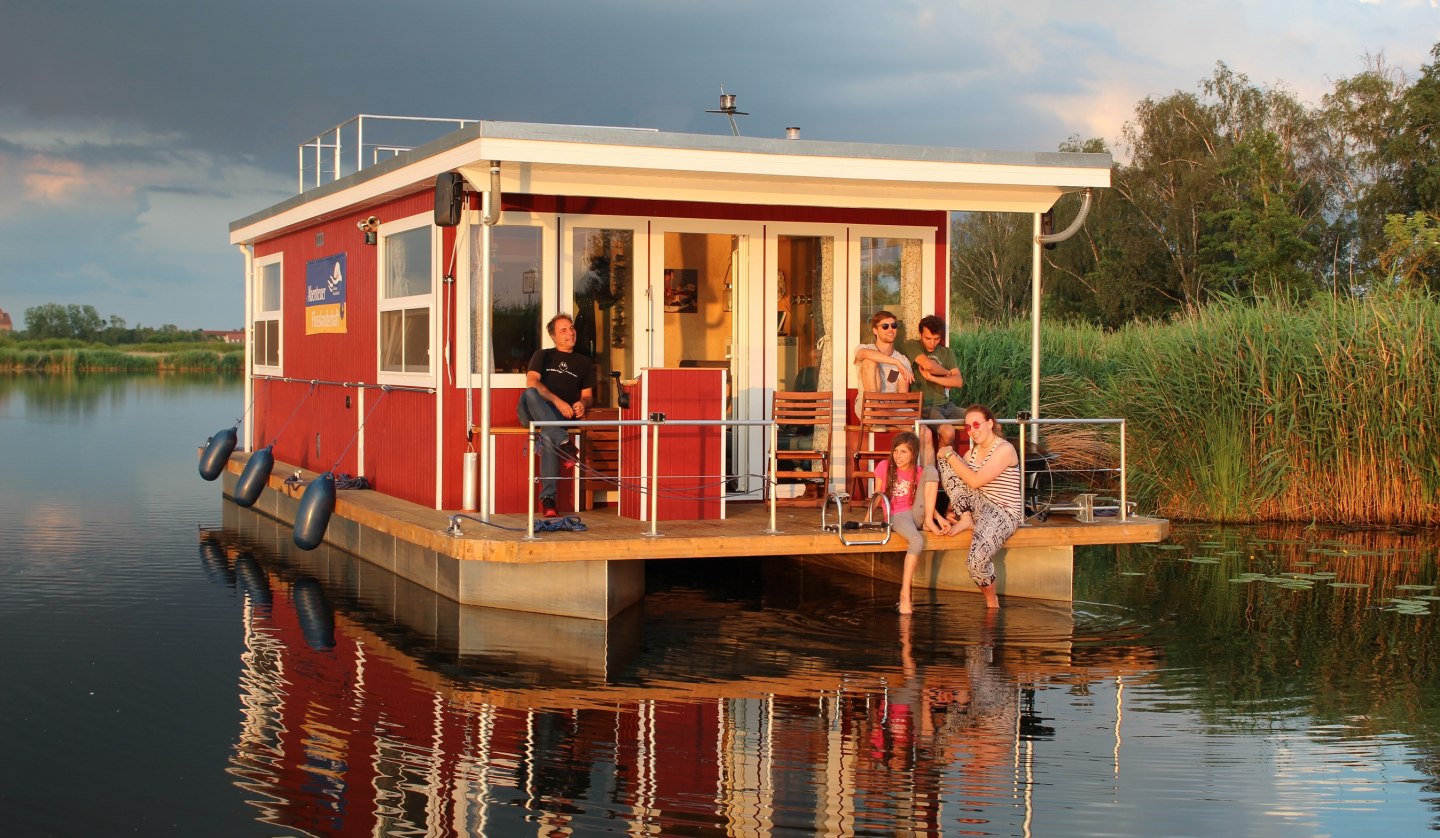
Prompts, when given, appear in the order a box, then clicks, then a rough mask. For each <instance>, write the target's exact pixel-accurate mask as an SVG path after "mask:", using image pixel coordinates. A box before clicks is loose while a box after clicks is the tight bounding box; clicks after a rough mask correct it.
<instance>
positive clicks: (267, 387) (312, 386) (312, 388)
mask: <svg viewBox="0 0 1440 838" xmlns="http://www.w3.org/2000/svg"><path fill="white" fill-rule="evenodd" d="M319 386H320V384H319V382H316V381H312V382H310V389H309V390H308V391H307V392H306V393H305V397H304V398H302V399H301V400H300V403H299V404H297V405H295V409H294V410H292V411H290V418H289V419H286V420H285V424H283V425H281V426H280V430H278V431H276V432H275V436H273V437H271V438H270V444H271V445H274V444H275V441H276V440H278V439H279V438H280V435H281V434H283V433H285V429H286V428H288V427H290V422H291V421H292V420H293V419H294V418H295V417H296V415H297V414H299V413H300V408H302V407H304V406H305V402H307V401H309V400H310V397H311V396H312V395H314V394H315V390H316V388H317V387H319ZM265 391H266V393H267V394H268V393H269V391H270V385H269V384H268V383H267V384H266V385H265Z"/></svg>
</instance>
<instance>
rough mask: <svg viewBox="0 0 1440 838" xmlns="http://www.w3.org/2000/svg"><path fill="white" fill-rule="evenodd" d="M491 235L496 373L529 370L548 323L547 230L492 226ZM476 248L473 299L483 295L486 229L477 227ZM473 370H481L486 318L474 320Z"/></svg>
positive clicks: (492, 319)
mask: <svg viewBox="0 0 1440 838" xmlns="http://www.w3.org/2000/svg"><path fill="white" fill-rule="evenodd" d="M490 229H491V237H490V265H491V271H492V273H491V276H490V282H491V295H492V299H494V301H495V307H494V308H493V309H492V310H491V315H490V316H491V323H490V334H491V338H492V342H491V351H492V352H493V353H494V355H493V356H492V357H493V358H494V362H495V369H494V370H493V372H497V373H518V374H520V375H524V374H525V370H526V369H527V368H528V367H529V366H530V356H531V355H534V354H535V350H537V349H539V348H540V335H541V334H542V333H543V332H544V326H543V324H542V321H541V319H540V304H541V302H542V297H543V291H544V287H543V286H544V268H545V251H544V233H545V231H544V230H543V229H542V228H540V227H510V226H497V227H492V228H490ZM471 230H472V233H471V237H472V242H471V248H472V252H473V253H474V258H473V259H472V260H471V262H470V264H471V265H473V266H475V267H474V270H473V271H472V276H471V277H470V298H471V299H472V300H478V299H480V279H481V277H480V270H479V267H480V237H481V235H482V234H483V228H482V227H481V226H480V225H479V224H476V225H474V226H473V227H472V228H471ZM471 329H472V330H473V331H472V335H471V338H472V340H471V353H472V356H473V357H472V358H471V368H472V369H476V370H478V369H480V350H481V347H482V344H481V342H480V341H481V336H480V317H479V312H478V311H477V312H476V314H475V316H474V317H472V318H471Z"/></svg>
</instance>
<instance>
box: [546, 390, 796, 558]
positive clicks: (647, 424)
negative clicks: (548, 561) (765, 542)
mask: <svg viewBox="0 0 1440 838" xmlns="http://www.w3.org/2000/svg"><path fill="white" fill-rule="evenodd" d="M774 424H775V423H774V422H772V421H770V420H765V419H667V418H665V417H664V416H663V415H658V416H656V417H652V418H650V419H604V420H573V419H556V420H547V421H540V422H531V423H530V439H531V440H537V439H539V434H538V433H537V430H538V429H541V428H566V429H570V428H582V429H583V428H626V427H630V428H635V427H641V428H649V429H650V434H649V442H650V444H649V448H648V454H649V456H648V458H647V459H648V461H649V464H650V474H649V475H629V476H627V475H617V476H616V477H615V478H614V479H615V480H616V481H617V483H618V484H622V488H623V482H624V481H625V480H626V479H628V478H631V477H633V478H637V479H641V480H644V479H646V478H647V477H648V479H649V484H648V486H647V487H646V488H643V489H638V490H637V491H640V492H642V493H646V494H648V495H649V496H650V509H649V512H650V515H649V518H650V530H649V531H648V532H646V533H643V535H644V536H645V537H646V538H660V537H661V536H662V535H663V534H662V533H661V532H660V531H659V530H658V522H659V510H660V494H661V493H660V490H659V485H660V428H661V427H664V426H670V427H702V428H703V427H722V428H729V427H768V426H773V425H774ZM721 440H722V448H721V452H722V455H723V452H724V450H725V449H724V442H723V441H724V437H723V436H722V437H721ZM539 444H540V445H549V444H550V443H549V442H547V441H540V442H539ZM769 459H770V475H769V477H770V479H769V481H768V483H769V486H770V489H771V491H770V492H769V494H770V528H769V529H767V530H764V532H765V534H766V535H777V534H779V533H780V530H779V529H777V528H776V523H775V521H776V513H775V501H776V497H775V491H774V482H775V454H774V451H773V449H772V451H771V453H770V457H769ZM526 460H527V462H528V465H529V468H528V473H529V479H528V480H527V482H526V485H527V486H532V487H533V486H534V485H535V457H534V456H529V457H526ZM665 476H666V478H668V479H672V480H673V479H675V478H684V477H695V478H700V479H709V478H715V477H718V478H719V480H720V485H724V484H725V483H728V482H729V481H730V480H732V479H735V478H738V477H749V476H750V475H742V474H721V475H713V474H695V475H685V474H667V475H665ZM526 495H527V500H526V517H525V540H526V541H534V540H536V535H535V492H534V491H533V490H531V491H528V492H526Z"/></svg>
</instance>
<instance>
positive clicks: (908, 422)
mask: <svg viewBox="0 0 1440 838" xmlns="http://www.w3.org/2000/svg"><path fill="white" fill-rule="evenodd" d="M922 395H923V394H922V393H921V392H920V391H919V390H916V391H915V392H912V393H865V394H864V395H863V396H862V397H861V399H860V410H859V416H858V417H857V418H858V419H859V420H860V424H859V425H858V426H856V427H857V429H858V431H859V440H858V443H857V449H856V450H854V451H852V452H850V503H851V505H852V506H858V505H860V504H864V503H865V502H866V501H867V500H868V499H869V497H870V495H871V494H872V492H871V487H870V484H871V483H872V482H873V481H874V479H875V462H876V461H877V460H883V459H885V458H887V457H889V456H890V440H891V437H893V436H894V435H895V434H896V433H899V432H900V431H913V430H914V429H915V423H916V422H917V421H919V419H920V399H921V396H922ZM916 453H917V454H919V453H920V452H916Z"/></svg>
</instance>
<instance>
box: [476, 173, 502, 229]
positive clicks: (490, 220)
mask: <svg viewBox="0 0 1440 838" xmlns="http://www.w3.org/2000/svg"><path fill="white" fill-rule="evenodd" d="M499 220H500V161H499V160H491V161H490V206H489V207H488V208H487V210H486V212H485V217H484V218H483V219H481V222H482V223H483V224H484V225H485V226H486V227H494V226H495V224H496V222H498V221H499Z"/></svg>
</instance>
